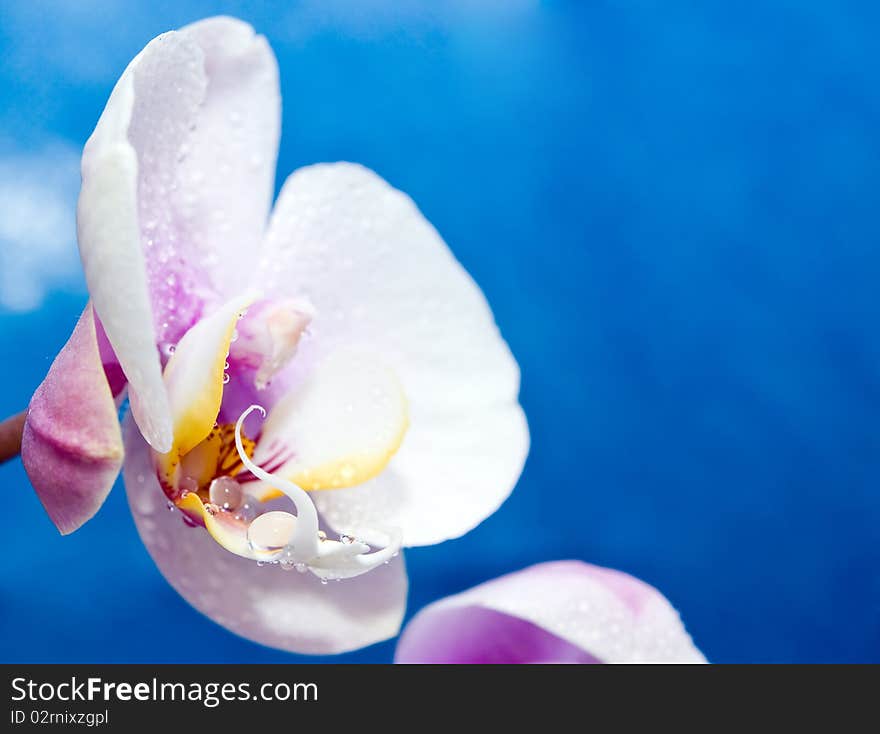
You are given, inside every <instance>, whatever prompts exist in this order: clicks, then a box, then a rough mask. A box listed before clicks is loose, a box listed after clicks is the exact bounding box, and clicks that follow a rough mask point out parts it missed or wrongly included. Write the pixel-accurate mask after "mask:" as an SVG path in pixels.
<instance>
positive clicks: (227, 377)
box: [223, 372, 229, 385]
mask: <svg viewBox="0 0 880 734" xmlns="http://www.w3.org/2000/svg"><path fill="white" fill-rule="evenodd" d="M223 384H224V385H228V384H229V373H227V372H224V373H223Z"/></svg>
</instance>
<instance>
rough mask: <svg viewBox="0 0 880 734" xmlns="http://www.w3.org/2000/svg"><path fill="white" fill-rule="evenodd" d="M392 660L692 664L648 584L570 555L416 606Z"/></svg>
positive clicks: (671, 613) (685, 640)
mask: <svg viewBox="0 0 880 734" xmlns="http://www.w3.org/2000/svg"><path fill="white" fill-rule="evenodd" d="M396 661H397V662H399V663H474V662H492V663H529V662H532V663H535V662H548V663H549V662H605V663H625V662H627V663H635V662H642V663H646V662H682V663H702V662H705V661H706V660H705V658H704V657H703V655H702V653H701V652H700V651H699V650H697V648H696V647H694V644H693V642H692V641H691V638H690V636H689V635H688V634H687V632H686V631H685V629H684V626H683V625H682V622H681V619H680V618H679V616H678V613H677V612H676V611H675V609H673V607H672V605H671V604H670V603H669V602H668V601H667V600H666V598H665V597H664V596H663V595H662V594H661V593H660V592H659V591H657V589H655V588H654V587H652V586H649V585H648V584H646V583H644V582H643V581H639V580H638V579H636V578H634V577H632V576H630V575H628V574H625V573H622V572H620V571H614V570H612V569H608V568H601V567H599V566H592V565H590V564H587V563H581V562H580V561H557V562H553V563H542V564H538V565H536V566H531V567H530V568H527V569H525V570H523V571H518V572H516V573H512V574H509V575H507V576H502V577H500V578H497V579H495V580H493V581H489V582H487V583H485V584H481V585H480V586H476V587H474V588H473V589H470V590H469V591H465V592H463V593H461V594H457V595H456V596H451V597H447V598H446V599H442V600H440V601H438V602H435V603H434V604H431V605H429V606H427V607H425V608H424V609H423V610H421V611H420V612H419V613H418V614H417V615H416V616H415V617H414V618H413V619H412V621H411V622H410V623H409V624H408V625H407V627H406V629H405V630H404V632H403V634H402V636H401V638H400V641H399V642H398V645H397V653H396Z"/></svg>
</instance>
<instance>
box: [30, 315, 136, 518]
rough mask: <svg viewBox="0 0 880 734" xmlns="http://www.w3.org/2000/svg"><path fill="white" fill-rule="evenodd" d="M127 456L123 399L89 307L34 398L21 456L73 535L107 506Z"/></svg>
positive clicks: (53, 515) (42, 498)
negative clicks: (118, 400)
mask: <svg viewBox="0 0 880 734" xmlns="http://www.w3.org/2000/svg"><path fill="white" fill-rule="evenodd" d="M122 457H123V448H122V435H121V432H120V429H119V420H118V418H117V413H116V404H115V403H114V401H113V394H112V392H111V390H110V385H109V384H108V382H107V378H106V376H105V374H104V367H103V365H102V363H101V356H100V353H99V351H98V341H97V338H96V336H95V322H94V317H93V314H92V308H91V306H87V307H86V310H85V311H84V312H83V314H82V316H81V317H80V320H79V322H78V323H77V325H76V328H75V329H74V330H73V334H72V335H71V337H70V339H69V340H68V342H67V344H65V345H64V348H63V349H62V350H61V352H59V354H58V356H57V357H56V358H55V361H54V362H53V363H52V366H51V367H50V368H49V374H48V375H47V376H46V379H45V380H43V382H42V384H41V385H40V386H39V387H38V388H37V391H36V392H35V393H34V396H33V398H31V403H30V407H29V408H28V414H27V420H26V421H25V425H24V434H23V436H22V448H21V458H22V462H23V463H24V468H25V470H26V471H27V474H28V477H30V480H31V483H32V484H33V486H34V489H35V490H36V492H37V496H38V497H39V498H40V501H41V502H42V503H43V507H45V508H46V512H47V513H48V514H49V517H50V518H51V519H52V522H54V523H55V525H56V526H57V527H58V529H59V530H60V531H61V533H62V534H65V535H66V534H67V533H72V532H73V531H74V530H76V529H77V528H79V527H80V526H81V525H83V524H84V523H85V522H86V521H87V520H89V519H90V518H91V517H92V516H93V515H94V514H95V513H96V512H97V511H98V509H99V508H100V507H101V505H102V504H103V502H104V500H105V499H106V497H107V494H108V493H109V492H110V489H111V488H112V487H113V482H114V481H115V479H116V476H117V474H119V468H120V466H121V465H122Z"/></svg>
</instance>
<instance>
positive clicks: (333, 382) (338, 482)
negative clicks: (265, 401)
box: [252, 349, 409, 524]
mask: <svg viewBox="0 0 880 734" xmlns="http://www.w3.org/2000/svg"><path fill="white" fill-rule="evenodd" d="M408 425H409V420H408V409H407V401H406V396H405V395H404V394H403V389H402V388H401V385H400V382H399V381H398V379H397V377H396V375H395V374H394V373H393V372H392V371H391V370H390V369H388V368H387V367H386V366H385V365H384V364H382V362H381V361H380V360H378V359H377V358H376V357H375V356H374V355H373V354H371V353H370V352H369V351H363V350H361V351H355V350H351V349H340V350H337V351H336V352H334V353H333V354H331V355H329V356H328V357H327V359H325V360H324V361H323V362H322V363H321V364H320V365H318V366H317V367H316V369H315V370H314V372H313V373H312V374H311V375H310V376H309V378H308V379H307V380H306V381H305V382H304V383H303V384H302V385H301V386H299V387H298V388H297V389H294V390H292V391H291V392H290V393H288V394H287V395H285V396H284V397H283V398H282V399H281V400H280V401H279V402H278V403H277V404H276V405H275V406H274V407H273V408H272V412H271V413H270V414H269V418H268V420H267V421H266V423H265V425H264V426H263V431H262V434H261V436H260V441H259V443H258V444H257V451H256V453H255V455H254V460H255V461H256V463H257V464H269V463H271V461H272V459H273V457H275V456H278V455H281V456H285V454H292V455H293V458H292V459H290V460H289V461H287V462H285V463H284V464H282V466H281V467H280V468H278V469H275V470H274V473H276V474H278V475H280V476H283V477H287V478H289V479H290V480H291V481H293V482H294V483H296V484H297V485H299V486H300V487H302V488H303V489H305V490H318V489H335V488H339V487H351V486H354V485H357V484H361V483H362V482H365V481H367V480H368V479H371V478H372V477H375V476H376V475H377V474H379V472H381V471H382V470H383V469H384V468H385V466H386V465H387V464H388V462H389V460H390V459H391V457H392V456H393V455H394V453H395V452H396V451H397V450H398V448H399V447H400V445H401V442H402V441H403V439H404V435H405V434H406V430H407V427H408ZM252 491H253V492H254V493H255V494H256V496H257V497H258V498H259V499H262V500H266V499H270V498H271V497H274V496H278V495H277V492H272V491H271V488H270V487H268V486H267V485H265V483H263V484H262V485H261V487H260V488H258V489H254V490H252ZM383 524H384V523H383Z"/></svg>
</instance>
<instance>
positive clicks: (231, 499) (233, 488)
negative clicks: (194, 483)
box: [208, 477, 244, 512]
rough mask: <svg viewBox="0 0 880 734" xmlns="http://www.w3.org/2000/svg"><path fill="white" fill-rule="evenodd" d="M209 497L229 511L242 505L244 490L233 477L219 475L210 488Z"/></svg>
mask: <svg viewBox="0 0 880 734" xmlns="http://www.w3.org/2000/svg"><path fill="white" fill-rule="evenodd" d="M208 497H209V499H210V500H211V502H213V503H214V504H215V505H218V506H219V507H221V508H222V509H224V510H226V511H227V512H228V511H230V510H237V509H238V508H239V507H241V504H242V502H243V501H244V492H243V491H242V489H241V485H240V484H239V483H238V482H236V481H235V480H234V479H233V478H232V477H217V478H216V479H215V480H214V481H212V482H211V486H210V487H209V488H208Z"/></svg>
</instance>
